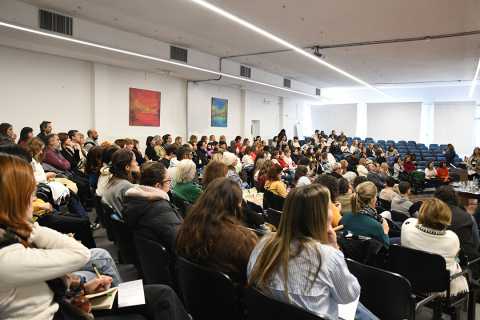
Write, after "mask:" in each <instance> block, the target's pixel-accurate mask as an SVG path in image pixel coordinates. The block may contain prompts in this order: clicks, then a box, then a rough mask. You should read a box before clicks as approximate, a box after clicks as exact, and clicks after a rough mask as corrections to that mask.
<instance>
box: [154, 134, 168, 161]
mask: <svg viewBox="0 0 480 320" xmlns="http://www.w3.org/2000/svg"><path fill="white" fill-rule="evenodd" d="M153 138H154V139H155V147H153V148H154V149H155V153H156V154H157V156H158V157H159V158H160V159H162V158H163V157H165V154H166V152H165V148H164V147H163V139H162V136H160V135H158V134H157V135H156V136H154V137H153Z"/></svg>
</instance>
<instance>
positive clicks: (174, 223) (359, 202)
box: [0, 121, 480, 319]
mask: <svg viewBox="0 0 480 320" xmlns="http://www.w3.org/2000/svg"><path fill="white" fill-rule="evenodd" d="M2 125H3V126H2ZM2 125H0V131H1V134H0V135H1V136H2V137H3V138H2V140H1V143H3V146H2V145H0V152H1V153H6V154H14V153H15V152H17V153H18V152H21V151H18V150H24V151H25V152H26V155H27V156H26V162H28V163H31V167H32V177H33V179H34V181H36V184H37V185H38V184H40V185H41V184H45V185H47V186H48V187H49V188H57V184H56V183H58V184H59V185H61V186H62V187H59V188H61V189H62V190H63V192H64V194H65V195H67V194H68V195H69V196H68V197H65V201H64V202H63V203H62V201H61V199H60V201H58V203H55V204H56V205H58V204H60V203H62V204H64V205H66V206H67V207H68V211H69V212H60V214H55V215H53V214H51V213H52V212H55V210H56V209H54V208H53V207H52V205H51V204H49V203H45V201H38V200H35V202H34V201H32V203H34V204H33V206H32V212H36V213H38V216H36V217H35V218H36V219H41V220H42V221H41V222H42V225H43V226H46V227H49V228H51V229H54V230H57V232H59V233H64V234H69V233H71V234H75V238H76V239H77V240H80V241H82V244H84V246H85V247H87V248H89V249H91V250H94V249H95V247H96V246H95V241H94V239H93V236H92V230H94V229H97V228H99V225H98V224H97V223H95V222H90V217H89V215H88V214H87V212H89V211H90V208H89V205H88V204H89V203H91V200H92V196H93V195H97V196H99V197H102V201H104V202H105V203H107V204H108V205H110V206H112V207H113V208H114V210H115V211H116V213H117V214H118V216H119V218H120V219H122V220H123V221H124V222H125V223H126V225H127V226H128V227H129V228H131V229H132V230H133V232H134V233H135V234H137V235H138V236H140V237H142V238H146V239H149V240H151V241H155V242H158V243H161V244H162V245H164V247H165V248H166V249H167V251H168V253H169V254H170V255H175V254H178V255H180V256H182V257H183V258H185V259H187V260H189V261H191V262H194V263H196V264H199V265H204V266H209V267H212V268H215V269H217V270H220V271H223V272H225V273H227V274H228V275H229V276H230V278H231V279H232V281H233V282H234V284H235V288H236V291H237V293H238V294H239V295H240V296H241V295H242V294H241V292H242V291H243V289H244V288H245V287H246V286H247V285H255V286H257V287H259V288H260V289H261V290H263V291H264V292H267V293H268V294H269V295H271V296H273V297H275V298H277V299H280V300H285V301H289V302H291V303H293V304H295V305H299V306H301V307H304V308H307V309H310V310H313V311H316V312H319V311H321V312H325V313H326V314H328V316H329V317H331V318H335V317H336V314H337V308H338V307H337V305H338V304H339V303H347V302H350V301H352V300H355V298H356V297H358V294H359V290H360V288H359V285H358V282H356V279H355V277H353V276H352V275H351V274H350V273H349V272H348V268H346V265H345V263H344V262H343V254H342V253H341V251H338V250H337V249H338V245H337V243H336V236H335V232H334V231H333V230H332V227H337V226H343V231H346V232H351V233H353V234H357V235H362V236H366V237H369V238H371V239H375V241H378V242H379V243H380V244H381V245H383V246H385V247H386V248H388V247H389V246H390V245H391V244H398V243H400V241H401V237H400V236H399V232H398V233H396V234H395V236H389V233H390V231H391V230H390V228H396V229H397V230H401V232H402V233H401V234H402V236H403V235H404V233H405V234H408V235H410V234H412V231H411V230H412V228H411V226H412V225H417V226H418V225H422V226H423V227H424V228H432V225H429V221H430V220H431V219H433V220H435V218H432V216H431V212H432V208H433V207H434V206H436V207H435V208H442V210H444V211H448V210H446V209H445V206H447V207H448V208H449V210H450V211H449V212H450V215H451V223H450V225H448V224H444V225H433V226H434V227H435V228H434V229H436V230H440V231H438V232H440V233H442V230H445V228H448V230H451V232H449V233H448V235H449V238H448V239H449V240H448V241H447V240H445V245H447V246H449V247H448V250H452V252H453V249H454V248H455V246H457V247H458V244H460V246H462V248H464V250H465V251H466V253H467V255H468V256H469V257H475V256H479V257H480V254H478V247H479V245H480V239H479V237H478V224H477V223H476V221H475V219H473V217H470V216H465V214H467V213H465V211H463V210H462V209H461V208H460V207H459V206H458V199H456V198H455V196H454V195H455V192H454V191H453V195H452V194H451V193H452V192H451V190H453V189H452V188H451V187H449V186H447V185H448V184H449V182H450V181H451V180H452V177H451V176H450V175H449V170H448V165H449V164H450V163H452V161H451V159H450V158H447V161H444V162H440V166H439V168H438V169H436V168H434V166H433V162H432V163H429V164H428V165H427V169H426V170H425V178H426V179H428V180H430V182H432V183H433V184H434V185H435V186H436V188H437V192H436V194H435V201H436V202H425V203H422V202H415V203H412V202H411V201H410V199H409V194H410V190H411V184H410V183H409V182H407V181H409V178H410V176H409V174H410V173H412V172H414V171H417V165H418V161H417V159H416V158H415V155H410V154H408V155H405V156H404V157H400V156H399V153H398V152H397V150H395V148H394V147H393V146H390V147H388V148H383V147H381V146H378V147H375V146H374V145H373V143H369V144H368V148H365V146H364V143H363V142H361V141H360V142H359V141H356V140H355V141H353V143H352V145H349V142H348V141H347V138H346V136H345V134H344V132H343V131H342V132H341V133H340V134H339V135H338V136H337V134H336V132H335V130H334V131H332V132H331V134H330V135H328V136H326V135H325V133H324V132H320V131H318V130H317V131H316V132H315V134H314V135H312V138H311V139H309V140H307V141H305V143H303V142H302V141H299V139H298V137H294V138H293V140H288V139H287V136H286V133H285V130H282V131H281V132H280V133H279V134H278V136H276V137H275V138H274V139H273V143H272V145H271V146H267V143H266V142H265V141H264V140H262V138H261V137H256V138H255V139H254V142H253V143H251V141H250V139H249V138H243V139H242V137H241V136H237V137H236V138H235V139H234V140H232V141H231V143H230V146H227V142H226V138H225V136H220V141H216V139H215V136H214V135H210V138H208V136H202V137H201V138H200V139H198V137H197V136H195V135H192V136H190V139H189V140H188V142H187V143H184V144H183V142H182V141H183V139H182V137H180V136H177V137H176V138H175V139H173V137H172V136H171V135H169V134H166V135H164V136H160V135H152V136H149V137H148V138H147V139H146V148H145V150H144V153H142V152H141V151H140V144H139V142H138V140H134V139H130V138H124V139H117V140H115V142H114V143H111V142H108V141H105V142H103V143H99V142H98V133H97V131H96V130H94V129H90V130H88V132H87V139H83V138H82V136H81V134H80V132H78V131H77V130H70V131H68V132H67V133H58V134H55V133H52V131H53V130H52V125H51V123H50V122H48V121H44V122H42V124H41V125H40V129H41V132H40V133H39V134H38V136H36V137H35V136H34V134H33V130H32V129H31V128H27V127H26V128H24V130H22V133H21V134H20V138H19V139H18V142H17V144H18V145H17V146H14V147H13V146H12V144H13V143H15V142H16V141H15V140H16V138H17V137H16V135H15V134H14V133H13V128H12V127H11V126H9V125H8V124H2ZM11 148H14V149H16V151H13V150H9V149H11ZM18 148H20V149H18ZM452 150H453V146H451V148H450V147H449V151H448V152H450V151H452ZM448 152H447V151H446V152H445V153H448ZM453 154H455V153H454V150H453ZM14 156H17V155H16V154H15V155H14ZM479 156H480V149H479V150H478V151H477V149H476V150H475V151H474V153H473V155H472V156H471V157H470V159H468V163H469V165H470V167H469V168H471V169H472V170H473V171H476V170H477V167H476V165H477V160H478V158H479ZM0 157H1V155H0ZM449 157H451V154H450V156H449ZM449 161H450V162H449ZM0 169H1V168H0ZM35 179H36V180H35ZM442 185H445V186H444V187H442ZM253 186H255V187H257V189H260V190H262V189H265V190H268V191H271V192H272V193H274V194H276V195H278V196H282V197H286V200H285V205H284V208H283V214H282V218H281V222H280V225H279V228H278V230H277V229H276V228H275V227H274V226H272V225H270V224H269V223H268V217H266V216H265V215H264V214H260V213H257V212H255V211H253V210H252V209H251V207H250V205H249V204H248V203H247V202H246V201H245V200H244V199H243V197H242V191H243V190H245V189H248V188H251V187H253ZM39 187H40V186H37V187H36V188H39ZM0 188H1V186H0ZM91 188H92V189H91ZM443 188H447V189H443ZM290 189H292V191H290ZM92 192H94V194H92ZM174 197H177V198H179V199H181V200H182V201H185V202H188V203H189V204H191V205H193V207H192V209H190V211H189V212H188V215H186V216H185V214H184V213H182V212H181V211H180V209H179V208H177V206H176V205H175V204H174V201H173V198H174ZM379 199H381V200H384V201H388V202H389V203H390V204H391V210H392V211H397V212H399V213H403V214H404V215H406V216H407V221H409V223H408V227H407V229H405V230H404V229H403V224H402V222H403V221H401V222H399V221H394V220H393V219H392V215H391V214H390V212H389V211H388V210H385V211H383V210H382V211H383V212H381V211H379V210H377V209H378V208H379V207H380V206H379V202H378V201H377V200H379ZM55 201H56V200H55ZM439 202H441V203H440V204H439ZM444 203H446V205H442V204H444ZM29 210H30V209H29ZM422 213H424V215H423V217H422ZM428 214H430V215H428ZM467 215H468V214H467ZM50 217H55V218H50ZM302 217H303V218H302ZM307 217H308V220H305V219H307ZM467 217H468V219H467ZM1 218H2V216H1V215H0V219H1ZM415 218H418V219H419V220H418V223H417V222H416V221H415V220H413V219H415ZM429 219H430V220H429ZM27 220H28V219H27ZM306 221H308V223H307V222H306ZM315 221H317V222H319V224H318V225H316V224H315V223H314V222H315ZM320 222H321V223H320ZM392 223H393V224H392ZM2 225H3V224H2ZM313 225H315V226H313ZM6 226H7V227H8V226H9V225H8V224H7V225H6ZM246 227H248V228H251V229H255V230H256V231H257V234H262V235H266V236H265V237H264V238H263V239H262V240H261V241H260V243H259V241H258V237H257V235H256V234H255V233H253V232H252V231H251V230H249V229H247V228H246ZM475 227H477V229H475ZM34 228H35V227H34ZM317 228H320V229H318V230H316V229H317ZM322 228H323V230H322ZM408 228H410V229H408ZM26 230H28V228H27V229H26ZM417 230H420V231H422V230H421V228H420V227H418V228H417V229H416V230H414V231H413V233H415V232H416V233H418V231H417ZM475 230H476V233H475ZM0 232H1V230H0ZM270 233H272V235H271V236H269V235H268V234H270ZM420 234H421V233H420ZM452 234H453V235H456V236H457V242H455V241H454V240H455V237H454V236H453V235H452ZM213 240H214V241H213ZM409 243H410V246H411V247H414V248H416V247H415V245H412V244H411V243H415V242H409ZM281 244H282V245H284V246H285V245H286V247H283V248H282V250H285V248H287V247H288V248H290V250H293V249H295V250H297V251H296V252H298V253H297V256H298V257H302V254H306V255H308V256H311V254H312V252H314V253H315V254H316V255H317V259H314V260H310V262H309V263H310V270H309V271H308V272H309V273H308V274H310V273H311V275H312V276H313V277H318V279H319V281H316V282H315V286H314V287H311V288H310V289H311V290H314V292H317V291H318V290H320V289H321V288H326V287H329V289H328V290H329V291H330V294H329V295H328V296H325V295H320V296H315V298H314V300H315V303H313V302H312V303H309V302H308V301H307V300H308V299H307V297H309V299H312V297H313V296H311V295H304V294H305V292H301V291H296V290H295V289H291V288H292V287H291V286H290V285H289V286H288V290H285V286H286V283H287V282H288V283H303V282H305V283H304V284H308V281H309V279H311V277H310V276H309V275H307V274H305V275H301V277H304V278H297V277H296V276H292V278H290V276H288V277H281V280H282V281H281V282H279V283H277V285H278V286H271V285H266V284H267V283H270V282H269V281H271V280H275V279H277V278H278V275H279V274H282V270H283V268H284V267H285V265H288V264H289V263H291V268H293V269H295V268H296V264H298V263H301V261H296V260H295V261H293V260H292V261H288V260H281V259H285V258H284V257H288V256H289V255H287V256H285V255H284V254H282V255H281V259H280V256H279V257H278V258H276V257H273V256H271V255H268V256H266V255H265V254H264V252H265V250H267V251H268V252H271V250H278V249H279V245H281ZM329 244H330V245H329ZM402 244H403V243H402ZM416 245H419V244H418V242H417V244H416ZM420 245H421V244H420ZM292 246H293V247H292ZM429 248H430V247H425V248H424V249H425V250H427V251H428V250H432V251H434V249H429ZM2 249H3V247H1V246H0V259H1V256H2V254H1V253H2V251H1V250H2ZM40 249H42V248H40ZM43 249H44V250H45V249H47V250H48V249H49V248H43ZM100 250H101V249H100ZM332 250H334V251H332ZM456 250H458V248H456ZM232 252H234V254H232ZM332 252H335V254H333V253H332ZM448 252H450V251H448ZM475 253H476V254H477V255H475ZM93 254H94V252H91V253H90V255H91V256H93ZM99 254H100V255H104V256H105V253H103V252H100V253H99ZM107 254H108V253H107ZM332 254H333V255H332ZM440 254H442V252H440ZM267 257H268V259H275V261H276V262H275V263H274V264H269V261H270V260H265V259H267ZM109 259H111V257H110V258H109ZM332 259H333V260H332ZM335 259H337V260H338V261H337V260H335ZM107 260H108V258H107ZM112 261H113V260H112ZM249 261H250V262H249ZM339 261H341V262H342V263H343V264H342V263H340V262H339ZM82 262H84V261H83V260H82ZM87 262H88V261H87ZM87 262H84V263H83V264H87ZM79 264H80V261H78V262H77V265H76V266H72V265H67V266H66V267H65V269H63V270H62V271H61V272H60V273H58V274H57V276H58V277H60V276H62V273H68V272H73V271H82V270H81V269H82V266H81V265H79ZM447 264H452V261H447ZM264 265H268V267H264ZM324 265H326V266H328V265H335V266H336V267H335V268H333V269H329V272H330V273H332V272H333V274H334V275H332V274H328V273H325V271H324V268H323V266H324ZM321 266H322V268H320V267H321ZM87 269H88V268H87ZM293 269H292V270H293ZM470 269H471V271H472V272H471V274H472V275H471V276H472V277H473V279H476V278H478V264H477V266H476V267H475V265H472V266H470ZM315 270H316V271H315ZM86 271H87V272H89V271H90V270H86ZM451 272H453V271H452V270H451ZM117 273H118V272H117ZM104 274H106V275H107V276H108V277H105V278H104V279H106V280H103V281H104V282H99V283H100V284H102V283H105V284H111V283H112V279H116V278H117V275H116V274H115V272H110V274H107V273H106V271H105V272H104ZM452 274H453V273H452ZM332 277H338V279H342V281H339V282H328V283H326V281H322V279H329V278H332ZM118 278H119V276H118ZM85 279H87V280H88V278H87V277H85ZM92 280H94V278H92ZM98 281H100V280H98ZM87 282H88V281H87ZM87 282H86V283H87ZM114 282H118V281H114ZM458 282H459V284H458V287H459V288H460V289H459V290H458V291H455V293H462V292H465V290H468V285H467V287H465V284H464V283H463V281H458ZM460 282H461V283H460ZM95 283H96V282H95ZM317 286H318V287H317ZM344 286H346V287H348V288H350V289H349V290H350V292H347V291H345V289H344ZM357 287H358V288H357ZM293 288H295V287H293ZM89 290H90V291H89ZM89 290H86V291H89V292H92V291H91V289H89ZM95 290H96V291H99V290H100V289H99V285H98V284H97V287H95V289H94V291H95ZM159 290H160V291H161V290H166V289H165V288H163V287H152V288H150V289H148V288H147V289H146V291H145V293H146V295H147V294H153V293H151V292H158V291H159ZM337 290H338V291H341V292H342V294H341V295H340V294H339V295H335V298H332V294H333V293H332V292H335V291H337ZM100 291H101V290H100ZM49 299H52V297H49ZM175 299H178V298H176V296H175V294H174V293H173V297H171V298H170V300H169V301H170V302H172V303H173V302H174V300H175ZM328 301H330V302H328ZM180 306H181V304H180ZM0 308H2V307H1V306H0ZM157 308H159V307H158V306H157ZM55 312H56V311H55V310H53V313H51V315H52V316H53V314H54V313H55ZM115 312H117V313H120V311H118V309H117V310H116V311H112V314H115ZM142 312H143V311H140V312H139V313H142ZM175 312H176V313H177V318H179V319H180V318H182V316H183V313H184V312H185V310H183V308H178V309H176V311H175ZM362 314H363V316H364V317H363V318H362ZM365 315H368V317H367V316H365ZM147 317H151V316H150V315H147ZM367 318H368V319H375V318H374V316H373V315H371V314H369V311H368V310H366V309H365V308H364V307H363V306H362V305H361V304H360V305H359V307H358V309H357V316H356V319H367Z"/></svg>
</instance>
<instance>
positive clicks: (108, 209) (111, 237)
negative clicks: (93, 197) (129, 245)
mask: <svg viewBox="0 0 480 320" xmlns="http://www.w3.org/2000/svg"><path fill="white" fill-rule="evenodd" d="M100 204H101V207H102V209H103V217H104V222H105V229H106V231H107V239H108V241H114V242H115V232H114V231H113V226H112V220H111V219H110V216H111V215H112V214H116V213H117V212H116V211H115V209H113V207H112V206H110V205H109V204H108V203H106V202H104V201H102V199H101V197H100Z"/></svg>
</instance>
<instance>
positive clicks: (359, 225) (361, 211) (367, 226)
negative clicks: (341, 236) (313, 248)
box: [338, 181, 400, 248]
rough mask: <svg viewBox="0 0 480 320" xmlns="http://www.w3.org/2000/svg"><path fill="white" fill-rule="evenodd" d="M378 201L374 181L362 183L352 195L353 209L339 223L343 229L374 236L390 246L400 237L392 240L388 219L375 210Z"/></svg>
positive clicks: (386, 245) (351, 203)
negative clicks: (389, 233)
mask: <svg viewBox="0 0 480 320" xmlns="http://www.w3.org/2000/svg"><path fill="white" fill-rule="evenodd" d="M376 202H377V187H375V185H374V184H373V182H370V181H366V182H362V183H360V184H359V185H358V186H357V188H356V189H355V193H354V194H352V196H351V197H350V205H351V206H352V209H351V210H348V211H347V212H345V215H344V216H343V217H342V219H341V220H340V222H339V223H338V225H344V226H345V227H344V228H343V229H342V231H351V232H352V233H354V234H358V235H362V236H366V237H370V238H374V239H376V240H378V241H379V242H380V243H382V244H383V245H384V246H385V247H387V248H388V247H389V245H390V243H398V242H399V241H397V240H399V239H400V238H394V239H395V241H390V240H393V239H389V237H388V231H389V230H390V229H389V227H388V224H387V221H386V220H385V219H384V218H382V216H380V215H379V214H378V213H377V211H376V210H375V208H374V207H375V203H376Z"/></svg>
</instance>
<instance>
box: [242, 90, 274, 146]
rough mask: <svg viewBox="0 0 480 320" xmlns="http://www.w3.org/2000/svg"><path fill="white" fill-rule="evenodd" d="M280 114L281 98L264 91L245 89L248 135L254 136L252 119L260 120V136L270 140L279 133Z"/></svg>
mask: <svg viewBox="0 0 480 320" xmlns="http://www.w3.org/2000/svg"><path fill="white" fill-rule="evenodd" d="M279 114H280V98H279V97H275V96H270V95H266V94H263V93H257V92H251V91H245V117H244V118H245V128H244V130H245V131H244V132H245V135H246V136H247V137H252V135H251V134H250V132H251V130H250V129H251V125H252V120H259V121H260V136H261V137H262V139H263V140H266V141H268V139H272V138H273V137H274V136H276V135H277V134H278V132H279V131H280V129H281V128H278V127H277V117H278V116H279Z"/></svg>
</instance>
